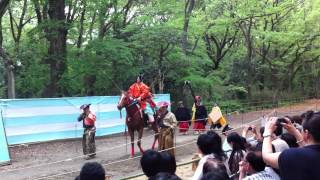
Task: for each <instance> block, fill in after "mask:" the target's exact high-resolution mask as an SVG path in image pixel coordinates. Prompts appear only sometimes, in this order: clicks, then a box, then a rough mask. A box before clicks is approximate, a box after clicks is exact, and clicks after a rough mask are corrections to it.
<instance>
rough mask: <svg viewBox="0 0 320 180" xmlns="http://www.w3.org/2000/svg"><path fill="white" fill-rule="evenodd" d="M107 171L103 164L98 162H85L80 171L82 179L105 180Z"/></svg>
mask: <svg viewBox="0 0 320 180" xmlns="http://www.w3.org/2000/svg"><path fill="white" fill-rule="evenodd" d="M105 176H106V172H105V170H104V168H103V167H102V165H101V164H99V163H97V162H87V163H85V164H84V165H83V166H82V168H81V171H80V176H79V177H80V179H81V180H104V179H105Z"/></svg>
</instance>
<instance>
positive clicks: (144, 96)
mask: <svg viewBox="0 0 320 180" xmlns="http://www.w3.org/2000/svg"><path fill="white" fill-rule="evenodd" d="M142 81H143V75H142V74H140V75H139V76H138V77H137V81H136V82H135V83H134V84H132V85H131V86H130V88H129V90H128V93H129V95H130V97H132V98H134V99H136V101H137V103H139V106H140V109H141V111H142V116H143V119H144V121H145V124H147V120H149V121H150V120H151V121H153V116H151V115H148V114H147V113H146V109H147V103H149V104H150V106H151V108H152V111H153V112H154V108H155V107H156V104H155V103H154V101H153V100H152V97H153V95H152V93H151V92H150V88H149V87H148V86H147V85H146V84H144V83H143V82H142Z"/></svg>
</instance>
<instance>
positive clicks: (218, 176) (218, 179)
mask: <svg viewBox="0 0 320 180" xmlns="http://www.w3.org/2000/svg"><path fill="white" fill-rule="evenodd" d="M229 179H230V178H229V177H228V174H226V172H224V171H221V170H219V169H217V170H216V171H211V172H209V173H207V174H205V175H204V176H203V177H202V178H201V180H229Z"/></svg>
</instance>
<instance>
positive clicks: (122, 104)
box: [117, 91, 159, 157]
mask: <svg viewBox="0 0 320 180" xmlns="http://www.w3.org/2000/svg"><path fill="white" fill-rule="evenodd" d="M117 108H118V109H119V110H120V111H121V109H122V108H125V109H126V112H127V116H126V126H127V127H128V132H129V135H130V138H131V157H133V156H134V132H135V131H137V132H138V141H137V145H138V147H139V150H140V152H141V153H142V154H143V152H144V151H143V149H142V147H141V138H142V135H143V129H144V121H143V116H142V112H141V110H140V108H139V106H138V103H137V102H135V101H134V99H133V98H131V97H130V96H129V94H128V93H127V92H125V91H123V92H122V93H121V96H120V99H119V102H118V106H117ZM151 128H152V129H153V131H154V133H155V135H154V141H153V144H152V149H154V147H155V144H156V142H157V140H158V137H159V130H158V127H157V123H156V121H154V122H152V123H151Z"/></svg>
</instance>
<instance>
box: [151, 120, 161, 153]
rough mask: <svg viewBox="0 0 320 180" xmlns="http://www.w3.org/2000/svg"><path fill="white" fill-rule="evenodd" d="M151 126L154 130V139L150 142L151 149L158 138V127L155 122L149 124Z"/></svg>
mask: <svg viewBox="0 0 320 180" xmlns="http://www.w3.org/2000/svg"><path fill="white" fill-rule="evenodd" d="M151 127H152V130H153V132H154V141H153V144H152V149H154V147H155V145H156V142H157V140H158V139H159V130H158V127H157V125H156V123H155V122H153V123H152V124H151Z"/></svg>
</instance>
